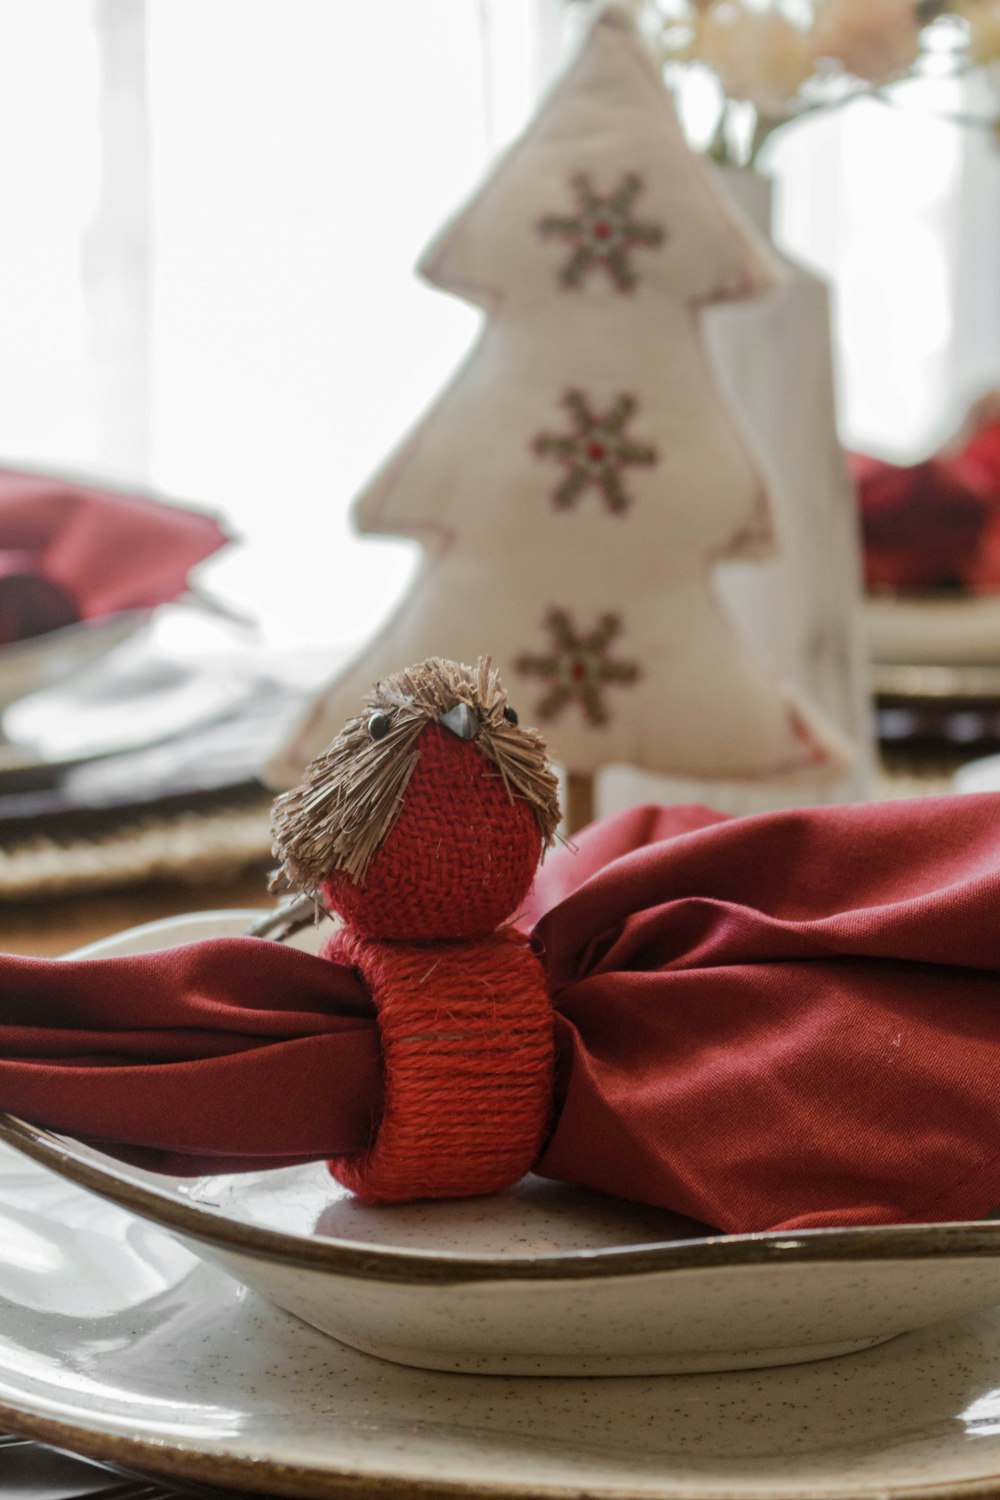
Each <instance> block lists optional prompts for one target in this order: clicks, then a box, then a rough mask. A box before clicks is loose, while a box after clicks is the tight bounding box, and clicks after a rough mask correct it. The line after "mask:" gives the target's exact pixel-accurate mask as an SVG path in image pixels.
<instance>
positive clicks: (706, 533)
mask: <svg viewBox="0 0 1000 1500" xmlns="http://www.w3.org/2000/svg"><path fill="white" fill-rule="evenodd" d="M421 270H422V272H423V274H424V276H425V277H426V278H427V279H428V280H429V281H430V282H432V283H433V284H434V285H436V286H439V287H442V288H444V289H446V290H448V291H451V292H454V293H456V294H457V295H461V296H463V297H464V298H466V299H467V300H469V301H472V302H475V303H477V304H478V305H479V306H480V307H482V309H483V310H484V312H485V313H486V315H487V321H486V324H485V328H484V332H483V335H482V337H481V339H480V341H479V343H478V344H477V345H476V347H475V348H474V349H473V351H472V353H471V355H470V356H469V358H468V359H467V361H466V363H465V364H464V366H463V367H462V368H461V370H460V371H459V373H458V375H457V376H456V378H455V380H454V381H453V383H452V384H451V386H450V387H449V388H448V389H447V390H446V391H445V392H444V394H443V395H442V397H441V398H440V399H439V400H438V402H437V404H436V405H435V406H434V407H433V409H432V410H431V411H430V413H429V414H428V415H427V416H426V417H425V418H424V419H423V420H422V421H421V423H420V424H419V425H418V426H417V428H416V429H415V430H414V431H413V432H412V433H411V435H410V436H409V437H408V439H406V440H405V441H404V443H403V444H402V446H401V447H400V449H399V450H398V451H397V453H396V454H395V455H394V456H393V457H392V458H391V459H390V461H389V463H388V464H387V466H386V467H385V468H384V469H383V470H382V472H381V473H380V474H378V475H377V476H376V477H375V479H374V480H373V481H372V482H371V484H370V485H369V487H368V488H367V489H366V491H365V492H364V493H363V494H362V495H361V496H360V498H359V500H358V501H357V505H356V519H357V522H358V524H359V526H360V528H361V530H362V531H364V532H367V533H372V534H386V535H392V536H409V537H414V538H417V539H419V540H420V541H421V542H422V543H423V544H424V546H425V548H426V555H425V560H424V566H423V569H422V571H421V572H420V573H419V575H418V578H417V580H416V582H415V584H414V586H413V587H412V589H411V591H410V593H409V595H408V596H407V598H406V599H405V600H404V601H403V603H402V605H401V606H400V608H399V609H398V610H397V612H396V614H395V615H394V617H393V618H392V619H391V620H390V622H389V624H388V626H387V627H386V628H385V629H384V630H383V631H382V632H381V634H380V635H379V636H378V638H377V639H376V640H375V641H373V642H372V643H371V644H370V645H369V646H368V647H367V648H366V649H365V650H363V651H362V653H361V654H360V656H359V657H357V658H356V659H355V661H354V662H353V663H352V664H351V665H350V666H349V667H348V668H347V669H346V670H345V671H344V672H343V673H341V675H340V676H338V677H337V679H336V680H335V681H334V682H333V684H332V685H331V686H330V687H329V688H328V689H327V690H326V691H325V692H324V693H323V694H322V695H321V697H320V698H319V699H318V700H317V701H316V702H315V703H314V704H313V705H312V707H311V709H310V711H309V712H308V714H307V716H306V718H305V720H304V721H303V723H302V724H301V725H300V726H299V729H298V730H297V732H296V733H295V734H294V736H293V738H292V740H291V741H290V742H289V743H288V744H287V745H286V746H285V747H284V750H283V751H282V752H281V753H280V754H279V756H278V758H277V761H276V762H275V764H274V766H273V767H272V770H273V774H274V776H275V779H276V780H277V781H279V782H280V783H283V784H288V783H291V782H292V781H294V780H295V779H297V777H298V775H299V773H300V771H301V769H302V766H303V765H304V764H305V762H306V761H308V760H309V759H310V758H311V757H312V756H313V755H314V754H315V753H316V752H317V751H318V750H319V749H320V748H321V747H322V746H323V744H324V743H326V741H328V740H329V739H331V738H332V736H333V734H334V733H335V732H336V731H337V730H338V729H339V727H340V725H341V724H342V723H343V721H344V719H345V718H346V717H347V716H348V715H349V714H351V713H352V712H355V711H356V705H357V704H358V702H359V701H360V700H361V697H362V695H363V694H364V692H365V691H366V690H367V688H368V687H369V685H370V684H371V683H372V682H373V681H374V680H376V679H378V678H380V677H382V676H384V675H386V674H388V673H390V672H393V671H396V670H398V669H399V668H400V666H402V665H405V664H406V663H408V662H411V661H415V660H418V659H420V658H421V657H426V656H431V655H440V656H449V657H452V658H454V659H456V660H462V661H475V660H476V659H477V658H478V657H479V656H481V655H492V657H493V659H494V660H495V661H496V662H497V664H498V665H499V666H500V667H501V669H502V670H503V672H504V676H505V680H506V682H507V685H508V690H509V691H510V693H511V697H512V701H513V702H514V704H515V706H516V707H517V709H518V711H519V713H520V714H521V716H522V718H524V720H525V721H526V722H530V723H535V724H538V725H539V726H540V727H541V728H542V729H543V730H544V732H545V734H546V737H547V739H548V740H549V743H550V745H551V746H552V747H553V750H554V753H555V755H556V758H557V759H558V760H559V761H561V763H562V764H563V765H564V766H565V767H567V768H568V770H570V771H571V772H576V773H589V772H593V771H595V770H596V769H597V768H598V767H600V766H602V765H605V764H608V763H610V762H619V763H625V764H630V765H633V766H639V767H643V768H645V769H647V770H650V771H654V772H664V773H672V774H675V775H692V776H697V777H699V778H704V777H718V778H726V779H728V780H738V779H742V778H753V779H759V778H767V777H788V776H795V775H802V776H808V777H816V778H820V777H827V776H836V775H839V774H842V772H843V770H844V766H845V761H846V759H847V756H846V752H845V747H844V744H843V741H842V739H841V737H840V735H839V732H838V731H837V730H835V729H833V728H832V727H831V726H830V725H828V724H827V723H826V721H825V720H824V719H823V717H822V715H821V714H819V713H818V712H817V711H815V710H813V709H812V708H810V707H809V706H807V705H806V704H805V703H804V702H802V701H801V700H800V698H799V696H798V695H797V694H796V692H795V690H794V688H792V687H789V686H786V685H783V684H781V683H780V682H779V681H778V680H777V679H776V677H775V676H774V674H773V673H772V671H771V670H770V669H769V667H768V666H767V664H766V663H765V662H764V661H763V660H762V659H759V658H758V657H757V656H756V655H755V654H754V652H753V651H752V650H751V648H750V647H749V645H748V644H747V643H746V642H745V641H744V640H743V639H742V638H741V637H740V636H739V635H738V633H737V632H736V630H735V629H734V627H733V626H732V624H731V622H730V621H729V620H728V618H727V617H726V616H725V615H724V614H723V612H722V611H721V609H720V607H719V605H718V603H717V600H716V597H715V595H714V592H713V588H712V581H711V571H712V567H713V565H714V563H716V562H717V561H718V560H720V559H722V558H762V557H766V556H768V555H770V553H771V552H772V550H773V548H774V536H773V532H772V525H771V517H770V509H769V504H768V497H767V493H766V487H765V484H764V481H763V478H762V475H761V472H760V469H759V467H758V464H757V462H756V460H755V457H754V455H753V453H752V451H751V447H750V444H749V442H748V439H747V437H746V434H745V433H744V431H743V430H742V428H741V426H740V425H739V423H738V422H737V420H736V419H735V418H734V417H733V415H732V414H731V412H730V410H729V409H728V407H727V405H726V402H725V400H724V399H723V397H722V395H721V394H720V392H719V389H718V388H717V385H716V382H715V380H714V378H713V374H712V371H711V368H710V365H709V361H708V357H707V355H706V352H705V349H704V345H703V342H702V337H701V329H700V326H699V309H700V308H701V307H703V306H705V305H707V304H711V303H715V302H719V301H722V300H725V299H731V298H744V297H750V296H753V295H755V294H758V293H762V292H766V291H767V290H768V289H769V288H771V287H772V286H773V285H774V284H775V281H776V278H777V276H778V274H779V273H778V272H777V269H776V267H775V265H774V263H773V261H772V259H771V257H770V256H769V254H768V252H767V250H766V248H765V246H764V244H763V242H762V241H761V240H759V239H758V237H757V236H756V234H755V232H754V231H753V230H752V229H751V228H750V226H749V225H748V224H746V223H745V222H744V221H743V220H742V219H741V217H740V216H739V215H738V213H737V211H736V210H735V208H734V207H732V205H731V204H730V203H729V202H728V200H727V199H726V197H725V195H724V194H723V192H722V190H721V188H720V187H719V185H718V182H717V180H716V177H715V175H714V172H713V169H712V168H711V167H709V166H708V165H707V164H706V163H705V162H703V161H702V160H701V159H700V158H699V157H697V156H695V155H694V154H693V153H692V152H691V151H690V150H689V149H688V147H687V145H686V144H685V142H684V139H683V137H682V134H681V131H680V128H679V125H678V123H677V120H676V117H675V115H674V112H673V107H672V104H671V102H670V98H669V95H668V93H667V91H666V89H665V87H664V85H663V82H662V80H661V78H660V77H659V75H658V72H657V69H656V67H655V65H654V62H653V59H652V57H651V55H650V54H649V52H648V50H647V48H646V46H645V44H644V42H643V41H642V39H641V37H640V36H639V35H638V34H637V32H636V29H635V25H634V22H633V21H632V19H631V18H630V16H629V14H628V13H627V12H626V11H625V10H623V9H621V8H619V7H618V6H616V5H608V6H607V7H605V8H604V9H603V10H602V11H601V13H600V14H599V15H598V17H597V19H596V21H595V23H594V25H593V26H592V28H591V30H590V31H589V33H588V36H587V38H586V40H585V41H584V43H583V45H582V47H581V49H580V51H579V53H578V55H577V56H576V58H575V60H574V61H573V62H572V63H571V65H570V67H569V69H568V71H567V72H566V73H565V75H564V76H563V77H562V78H561V79H560V80H559V81H558V82H557V84H556V86H555V88H554V89H553V91H552V92H551V94H550V95H549V97H548V99H547V100H546V102H545V103H544V104H543V105H542V107H541V109H540V110H539V112H538V114H537V115H536V117H535V119H534V120H533V122H532V123H531V124H530V125H529V127H528V129H527V131H526V132H525V134H524V135H523V136H522V138H521V139H520V140H519V141H518V142H517V143H516V144H515V145H514V146H513V147H512V148H511V149H510V150H509V151H508V153H507V154H506V156H505V157H504V158H503V159H502V160H501V162H500V165H499V166H498V167H497V169H496V170H495V171H494V172H493V174H492V175H491V177H490V178H489V180H488V181H487V182H486V183H485V185H484V186H483V187H482V188H481V189H480V191H479V192H478V193H477V194H476V196H475V197H474V198H473V199H472V201H471V203H470V204H468V206H467V207H466V208H465V209H464V210H463V211H462V212H461V213H460V214H459V216H458V217H457V218H456V219H455V220H454V221H453V222H452V223H451V224H450V225H449V226H448V227H447V228H446V229H445V231H444V233H443V234H442V236H441V237H440V239H439V240H438V241H437V243H436V244H435V245H434V246H432V248H431V249H430V251H429V252H428V254H427V256H426V257H425V260H424V262H423V264H422V267H421Z"/></svg>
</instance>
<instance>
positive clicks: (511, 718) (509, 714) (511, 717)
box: [503, 703, 517, 724]
mask: <svg viewBox="0 0 1000 1500" xmlns="http://www.w3.org/2000/svg"><path fill="white" fill-rule="evenodd" d="M503 716H504V718H505V719H506V720H507V723H508V724H516V723H517V709H516V708H511V706H510V704H509V703H508V704H507V707H506V708H505V709H504V711H503Z"/></svg>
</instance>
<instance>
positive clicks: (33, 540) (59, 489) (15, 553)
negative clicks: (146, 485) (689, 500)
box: [0, 469, 227, 645]
mask: <svg viewBox="0 0 1000 1500" xmlns="http://www.w3.org/2000/svg"><path fill="white" fill-rule="evenodd" d="M226 540H227V538H226V536H225V533H224V532H223V531H222V530H221V528H220V526H219V524H218V522H217V521H215V520H214V519H213V518H212V517H211V516H208V515H203V514H201V513H199V512H197V511H192V510H186V509H182V508H181V507H179V506H175V505H166V504H163V503H161V502H159V501H156V500H148V499H144V498H139V497H136V496H133V495H125V494H119V493H118V492H116V491H114V490H104V489H97V488H93V487H90V486H87V485H82V484H76V483H72V482H70V481H68V480H64V479H56V478H52V477H49V476H46V475H42V474H19V473H16V472H14V471H13V470H9V469H0V645H9V644H10V643H11V642H12V641H15V640H23V639H26V638H28V637H29V636H33V635H41V634H43V633H44V632H46V631H48V630H54V629H57V628H58V627H60V626H62V625H68V624H71V623H72V622H73V621H75V620H90V619H96V618H99V617H100V616H102V615H109V614H115V613H117V612H118V611H119V610H124V609H147V608H151V607H152V606H153V605H156V604H164V603H166V602H167V601H168V600H170V599H175V598H176V597H177V596H178V594H181V593H183V591H184V589H185V587H186V584H187V575H188V572H189V571H190V569H191V568H192V567H193V566H194V564H195V563H197V562H200V561H201V560H202V559H203V558H205V557H208V556H209V555H210V554H211V553H212V552H215V551H217V550H218V548H219V547H221V546H223V545H224V544H225V542H226Z"/></svg>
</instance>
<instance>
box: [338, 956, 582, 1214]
mask: <svg viewBox="0 0 1000 1500" xmlns="http://www.w3.org/2000/svg"><path fill="white" fill-rule="evenodd" d="M324 956H325V957H328V958H332V959H335V960H337V961H339V962H340V963H343V964H349V965H350V966H351V967H353V968H355V969H357V970H358V971H359V972H360V974H361V976H362V978H363V980H364V982H365V984H366V986H367V987H368V989H369V990H370V991H371V995H372V998H373V1000H374V1002H375V1006H376V1010H377V1012H378V1026H379V1037H380V1041H381V1047H382V1056H383V1066H384V1081H385V1089H384V1105H383V1110H382V1115H381V1119H380V1120H379V1121H378V1123H377V1127H376V1133H375V1136H374V1139H373V1141H372V1143H371V1144H370V1145H369V1146H368V1147H367V1149H366V1150H364V1151H362V1152H359V1153H358V1154H356V1155H353V1156H341V1157H336V1158H334V1159H333V1160H332V1161H331V1162H330V1164H329V1165H330V1170H331V1172H332V1173H333V1175H334V1177H336V1178H337V1180H338V1182H342V1183H343V1184H344V1186H345V1187H348V1188H350V1189H351V1191H352V1192H353V1193H355V1194H356V1195H357V1196H358V1197H359V1198H361V1199H362V1200H363V1201H365V1202H368V1203H398V1202H402V1201H405V1200H407V1199H412V1198H413V1197H414V1196H420V1197H424V1198H468V1197H472V1196H474V1195H475V1194H478V1193H493V1192H498V1191H499V1190H500V1189H502V1188H506V1187H509V1186H510V1185H511V1184H512V1183H514V1182H517V1181H518V1179H519V1178H521V1177H523V1176H524V1174H525V1172H527V1171H528V1170H529V1169H530V1167H531V1165H532V1163H533V1162H534V1161H535V1160H536V1158H537V1157H538V1155H539V1152H540V1151H541V1149H542V1146H543V1143H544V1139H545V1135H546V1131H547V1128H548V1125H549V1119H550V1114H551V1110H552V1103H553V1067H554V1055H555V1047H554V1014H553V1010H552V1002H551V1000H550V999H549V993H548V986H547V984H546V980H545V972H544V970H543V969H542V966H541V964H540V963H539V961H538V959H537V958H536V957H535V955H534V953H532V951H531V949H530V948H529V947H528V944H527V941H526V940H525V938H524V936H523V935H522V934H521V933H516V932H512V931H510V930H503V931H501V932H495V933H491V934H489V936H487V937H482V938H475V939H465V940H461V941H456V942H450V943H449V942H441V943H402V942H379V941H377V940H373V939H370V938H364V937H361V936H359V935H358V934H357V933H355V932H352V931H349V930H348V931H344V932H340V933H338V934H337V935H336V937H334V938H332V939H331V941H330V942H329V944H328V945H327V947H326V948H325V950H324Z"/></svg>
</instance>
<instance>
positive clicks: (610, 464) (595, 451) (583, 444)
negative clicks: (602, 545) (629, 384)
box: [531, 391, 657, 515]
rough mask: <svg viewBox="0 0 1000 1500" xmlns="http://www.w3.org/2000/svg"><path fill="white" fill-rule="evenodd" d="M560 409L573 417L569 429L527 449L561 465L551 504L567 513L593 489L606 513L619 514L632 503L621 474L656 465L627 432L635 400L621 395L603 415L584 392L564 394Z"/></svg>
mask: <svg viewBox="0 0 1000 1500" xmlns="http://www.w3.org/2000/svg"><path fill="white" fill-rule="evenodd" d="M563 405H564V406H565V407H566V408H567V410H568V411H569V414H570V416H571V417H572V419H573V431H572V432H569V433H565V434H560V433H556V432H543V433H541V434H540V435H539V436H538V437H536V438H535V440H534V442H533V443H532V445H531V446H532V449H533V451H534V452H535V453H537V454H539V456H541V457H543V458H548V457H551V458H556V459H558V460H559V461H560V462H561V463H562V464H563V465H564V466H565V469H566V475H565V478H564V479H563V480H562V483H561V484H559V485H558V486H557V487H556V489H555V490H554V491H553V493H552V502H553V504H554V505H555V506H557V507H558V509H560V510H568V509H569V508H570V507H571V506H573V505H575V503H576V501H577V500H578V499H579V497H580V495H581V494H582V493H583V491H584V490H585V489H586V488H587V486H588V485H593V486H594V488H595V489H598V490H600V492H601V494H602V495H603V496H604V502H605V504H606V505H607V508H608V510H610V511H612V512H614V513H616V514H619V515H620V514H621V513H622V512H623V511H626V510H628V507H629V505H630V504H631V497H630V496H629V495H628V494H627V493H626V491H625V488H624V486H623V484H622V470H623V469H626V468H629V467H631V466H633V465H636V464H639V465H642V466H644V467H648V466H649V465H650V464H655V462H656V456H657V455H656V449H655V448H654V447H652V446H651V444H649V443H637V442H634V441H633V440H632V439H631V438H630V437H627V436H626V434H625V428H626V427H627V426H628V423H629V422H630V420H631V419H632V416H633V415H634V413H635V412H636V411H637V410H638V406H639V403H638V402H637V401H636V399H635V397H634V396H619V397H618V400H617V401H616V402H615V404H614V406H612V408H611V410H610V411H608V412H606V413H605V414H604V415H603V416H601V415H600V414H599V413H597V412H595V411H594V410H593V408H592V407H591V406H590V405H589V404H588V402H587V398H586V396H585V395H584V393H583V392H582V391H568V392H567V394H566V396H565V398H564V400H563Z"/></svg>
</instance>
